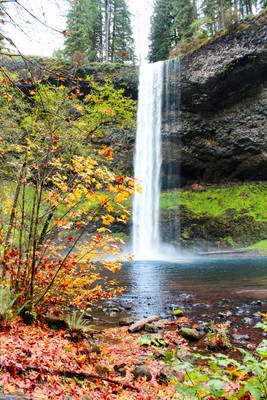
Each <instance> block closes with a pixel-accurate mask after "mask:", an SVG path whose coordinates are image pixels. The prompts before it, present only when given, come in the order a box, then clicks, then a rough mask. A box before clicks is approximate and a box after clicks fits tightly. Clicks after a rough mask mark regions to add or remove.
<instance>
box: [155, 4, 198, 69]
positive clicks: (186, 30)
mask: <svg viewBox="0 0 267 400" xmlns="http://www.w3.org/2000/svg"><path fill="white" fill-rule="evenodd" d="M195 17H196V10H195V3H191V1H190V0H156V2H155V7H154V12H153V15H152V19H151V23H152V26H151V34H150V40H151V46H150V53H149V60H150V61H151V62H155V61H159V60H164V59H166V58H168V55H169V52H170V50H171V49H172V48H173V47H175V46H176V45H177V43H178V42H179V41H180V40H182V39H184V38H187V37H190V36H192V23H193V21H194V18H195Z"/></svg>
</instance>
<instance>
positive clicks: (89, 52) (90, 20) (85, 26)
mask: <svg viewBox="0 0 267 400" xmlns="http://www.w3.org/2000/svg"><path fill="white" fill-rule="evenodd" d="M65 52H66V54H67V56H69V57H71V58H72V59H73V58H74V57H76V58H77V55H78V56H79V57H80V58H82V56H84V57H85V59H86V61H112V62H113V61H114V62H124V61H130V60H133V58H134V41H133V36H132V29H131V18H130V13H129V10H128V7H127V4H126V1H125V0H75V1H74V2H73V4H72V8H71V10H70V12H69V14H68V37H67V39H66V41H65Z"/></svg>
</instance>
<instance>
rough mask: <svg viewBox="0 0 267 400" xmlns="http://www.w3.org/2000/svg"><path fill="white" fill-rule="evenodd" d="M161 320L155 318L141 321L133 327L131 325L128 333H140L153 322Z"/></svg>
mask: <svg viewBox="0 0 267 400" xmlns="http://www.w3.org/2000/svg"><path fill="white" fill-rule="evenodd" d="M159 319H160V317H159V316H153V317H148V318H144V319H142V320H141V321H137V322H135V323H134V324H133V325H131V326H130V327H129V329H128V331H129V333H135V332H139V331H141V330H142V329H144V327H145V325H146V324H150V323H152V322H155V321H158V320H159Z"/></svg>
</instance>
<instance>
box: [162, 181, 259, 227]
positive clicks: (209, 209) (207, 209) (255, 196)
mask: <svg viewBox="0 0 267 400" xmlns="http://www.w3.org/2000/svg"><path fill="white" fill-rule="evenodd" d="M180 205H183V206H185V207H186V208H187V209H188V210H190V211H192V212H194V213H195V214H197V215H208V216H212V217H220V216H223V215H224V214H225V213H226V212H227V210H234V211H236V212H237V213H240V212H241V213H242V214H246V215H250V216H252V217H253V218H254V219H255V221H259V222H265V221H267V183H253V184H241V185H231V186H225V187H208V188H207V189H206V190H205V191H203V192H192V191H189V190H184V191H183V190H182V191H172V192H165V193H162V195H161V209H162V210H175V209H178V208H179V206H180Z"/></svg>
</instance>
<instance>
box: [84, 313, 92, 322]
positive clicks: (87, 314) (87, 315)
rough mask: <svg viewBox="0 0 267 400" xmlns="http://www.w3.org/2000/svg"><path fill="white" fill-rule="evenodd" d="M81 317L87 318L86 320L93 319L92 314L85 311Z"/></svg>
mask: <svg viewBox="0 0 267 400" xmlns="http://www.w3.org/2000/svg"><path fill="white" fill-rule="evenodd" d="M83 318H84V319H87V320H88V321H92V320H93V319H94V318H93V316H92V315H91V314H89V313H87V312H86V313H84V314H83Z"/></svg>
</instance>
